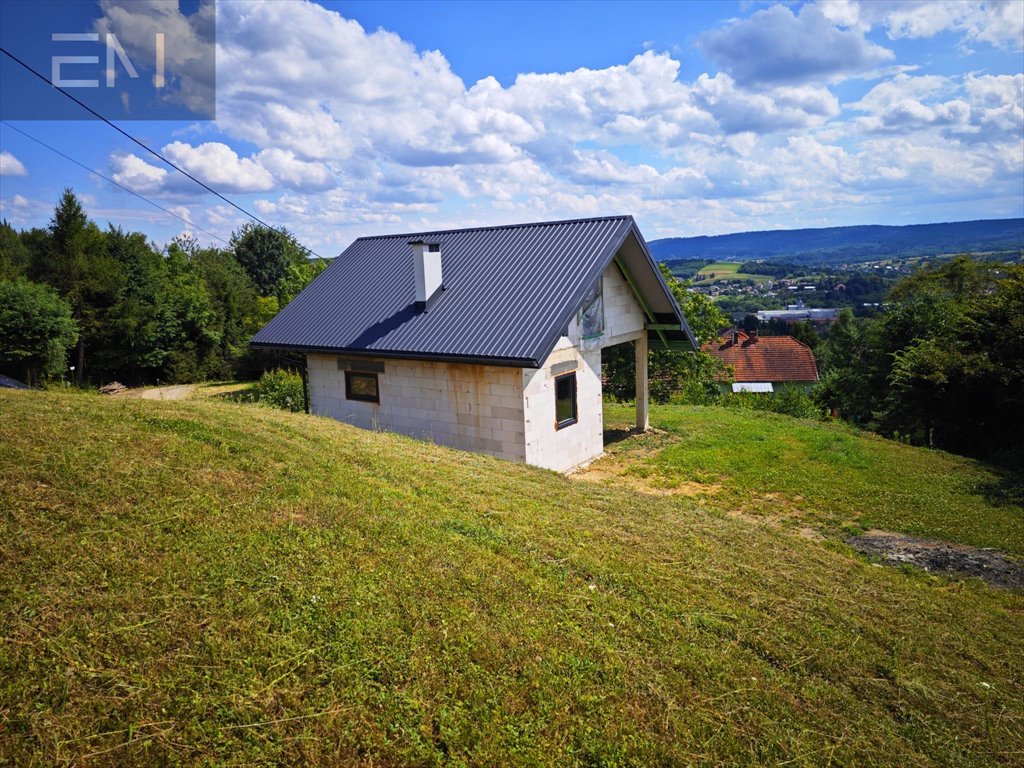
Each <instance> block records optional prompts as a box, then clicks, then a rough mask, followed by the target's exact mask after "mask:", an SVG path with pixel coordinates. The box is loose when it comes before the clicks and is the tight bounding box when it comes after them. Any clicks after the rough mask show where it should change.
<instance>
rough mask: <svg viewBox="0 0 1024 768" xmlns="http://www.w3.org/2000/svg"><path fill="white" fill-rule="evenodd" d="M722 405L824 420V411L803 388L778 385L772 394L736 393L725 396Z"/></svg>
mask: <svg viewBox="0 0 1024 768" xmlns="http://www.w3.org/2000/svg"><path fill="white" fill-rule="evenodd" d="M721 403H722V405H724V406H726V407H729V408H746V409H748V410H752V411H770V412H772V413H781V414H784V415H786V416H797V417H799V418H802V419H821V418H824V413H825V412H824V409H823V408H821V407H820V406H819V405H818V404H817V403H815V401H814V397H813V396H812V394H811V392H810V391H809V390H807V389H804V388H803V387H788V386H785V385H778V386H777V387H776V388H775V391H774V392H772V393H770V394H769V393H762V392H736V393H733V394H728V395H724V396H723V397H722V400H721Z"/></svg>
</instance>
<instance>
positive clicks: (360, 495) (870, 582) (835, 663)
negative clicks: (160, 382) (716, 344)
mask: <svg viewBox="0 0 1024 768" xmlns="http://www.w3.org/2000/svg"><path fill="white" fill-rule="evenodd" d="M656 417H657V413H656ZM681 418H682V417H681ZM746 418H749V419H754V418H757V417H755V416H752V415H748V416H747V417H746ZM730 428H732V427H731V426H730ZM807 428H808V429H810V428H811V427H810V426H808V427H807ZM822 429H825V428H824V427H822ZM755 431H756V430H755ZM736 441H737V443H748V442H749V445H748V446H747V450H748V451H754V450H756V448H755V445H754V443H756V438H754V437H752V436H751V435H750V434H744V431H743V430H742V429H740V430H737V435H736ZM750 441H753V442H750ZM906 450H907V451H913V450H914V449H909V448H908V449H906ZM624 486H625V484H623V483H617V484H604V483H599V482H581V481H578V480H573V479H569V478H565V477H561V476H558V475H555V474H552V473H549V472H545V471H540V470H536V469H531V468H528V467H524V466H517V465H512V464H508V463H504V462H501V461H498V460H493V459H489V458H485V457H480V456H474V455H469V454H464V453H459V452H454V451H449V450H446V449H442V448H438V447H433V446H430V445H425V444H422V443H419V442H416V441H413V440H409V439H405V438H401V437H396V436H391V435H379V434H372V433H368V432H363V431H360V430H357V429H353V428H349V427H346V426H344V425H341V424H337V423H334V422H331V421H328V420H325V419H318V418H311V417H307V416H302V415H292V414H286V413H280V412H275V411H270V410H264V409H259V408H255V407H253V406H243V405H231V404H226V403H213V402H209V401H196V402H174V403H171V402H168V403H163V402H146V401H115V400H112V399H102V398H98V397H92V396H73V395H56V394H41V393H34V392H25V393H17V392H13V393H6V392H5V393H0V499H3V502H2V503H3V508H2V510H0V638H2V641H0V764H3V763H4V762H5V760H6V761H7V762H9V763H11V764H17V765H54V764H72V763H73V764H75V765H80V764H81V765H106V764H112V765H115V764H116V765H140V764H155V763H172V764H213V763H218V764H219V763H224V762H230V763H232V764H242V763H245V764H282V763H287V764H299V763H309V762H316V761H319V762H321V763H346V764H367V765H369V764H373V765H441V764H468V765H495V764H502V765H504V764H521V765H541V764H550V765H566V764H568V765H572V764H579V765H614V764H618V765H623V764H636V765H651V764H662V765H671V764H679V765H690V764H695V763H707V764H729V763H750V762H765V763H780V762H783V761H788V762H789V763H790V764H795V765H821V764H824V763H826V762H831V763H833V764H837V765H922V766H923V765H968V764H969V765H1011V764H1014V763H1017V762H1019V759H1020V754H1021V753H1020V750H1021V744H1022V743H1024V693H1022V691H1024V670H1022V665H1021V664H1020V660H1021V659H1022V658H1024V631H1022V628H1024V597H1022V596H1021V595H1019V594H1014V593H1010V592H1005V591H999V590H994V589H991V588H988V587H986V586H985V585H983V584H981V583H979V582H963V583H953V582H948V581H946V580H944V579H938V578H934V577H929V576H927V575H926V574H921V573H917V572H913V573H911V572H908V573H903V572H900V571H897V570H892V569H887V568H879V567H875V566H874V565H872V564H871V563H869V562H867V561H866V560H865V559H863V558H860V557H858V556H855V555H854V554H853V553H852V552H851V551H850V550H848V549H847V548H846V547H844V546H842V545H837V544H831V543H828V542H820V541H812V540H808V539H806V538H803V537H801V536H800V535H797V534H796V533H794V532H791V531H789V530H788V529H786V528H785V527H784V526H776V525H765V524H761V523H760V522H759V521H757V520H752V519H750V518H749V516H746V515H731V514H725V513H723V512H722V511H720V510H719V509H716V508H714V507H713V506H712V505H708V504H706V503H705V502H703V501H702V500H701V498H700V497H686V496H678V495H677V496H672V495H663V494H659V493H655V492H643V491H640V490H636V489H631V488H629V487H624Z"/></svg>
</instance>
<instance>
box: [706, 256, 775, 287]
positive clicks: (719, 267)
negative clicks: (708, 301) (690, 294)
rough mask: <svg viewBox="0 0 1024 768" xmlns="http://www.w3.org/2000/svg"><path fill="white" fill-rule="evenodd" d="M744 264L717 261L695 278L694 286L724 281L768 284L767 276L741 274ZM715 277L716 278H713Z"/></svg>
mask: <svg viewBox="0 0 1024 768" xmlns="http://www.w3.org/2000/svg"><path fill="white" fill-rule="evenodd" d="M741 266H742V264H740V262H738V261H716V262H715V263H714V264H708V265H707V266H705V267H702V268H701V270H700V271H699V272H698V273H697V274H696V275H695V276H694V278H693V283H694V285H711V284H712V283H717V282H720V281H722V280H753V281H754V282H755V283H764V282H767V281H768V280H769V279H770V278H769V277H768V276H767V275H748V274H745V273H742V272H740V267H741ZM712 275H714V277H712Z"/></svg>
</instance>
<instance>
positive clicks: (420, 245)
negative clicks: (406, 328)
mask: <svg viewBox="0 0 1024 768" xmlns="http://www.w3.org/2000/svg"><path fill="white" fill-rule="evenodd" d="M409 245H411V246H412V266H413V273H414V274H415V276H416V308H417V309H419V310H423V309H426V307H427V302H428V301H430V299H431V297H433V295H434V294H435V293H437V291H438V290H439V289H441V288H443V287H444V285H443V284H442V277H441V246H440V244H439V243H428V242H425V241H423V240H410V241H409Z"/></svg>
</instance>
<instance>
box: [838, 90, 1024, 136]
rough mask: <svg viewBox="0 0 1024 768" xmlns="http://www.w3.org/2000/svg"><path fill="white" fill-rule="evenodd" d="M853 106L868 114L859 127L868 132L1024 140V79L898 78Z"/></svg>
mask: <svg viewBox="0 0 1024 768" xmlns="http://www.w3.org/2000/svg"><path fill="white" fill-rule="evenodd" d="M848 106H849V108H850V109H853V110H856V111H859V112H865V113H868V115H867V117H864V118H861V119H859V120H858V121H857V122H856V125H858V126H859V127H860V128H862V129H865V130H868V131H890V132H897V133H908V132H910V131H914V130H920V129H926V128H936V129H941V130H942V131H943V132H944V133H946V134H948V135H957V136H959V138H961V139H963V140H966V141H975V142H978V141H988V142H997V141H1010V140H1013V139H1017V140H1018V141H1019V140H1020V137H1021V136H1022V135H1024V74H1018V75H999V76H995V75H982V76H976V75H971V74H968V75H967V76H966V77H964V78H963V79H962V80H959V81H957V80H954V79H953V78H948V77H940V76H935V75H925V76H921V77H910V76H908V75H898V76H896V77H895V78H893V79H891V80H888V81H886V82H883V83H880V84H879V85H877V86H875V87H874V88H872V89H871V90H870V91H869V92H868V93H867V94H865V95H864V97H863V98H861V99H860V100H859V101H857V102H855V103H853V104H850V105H848Z"/></svg>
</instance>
